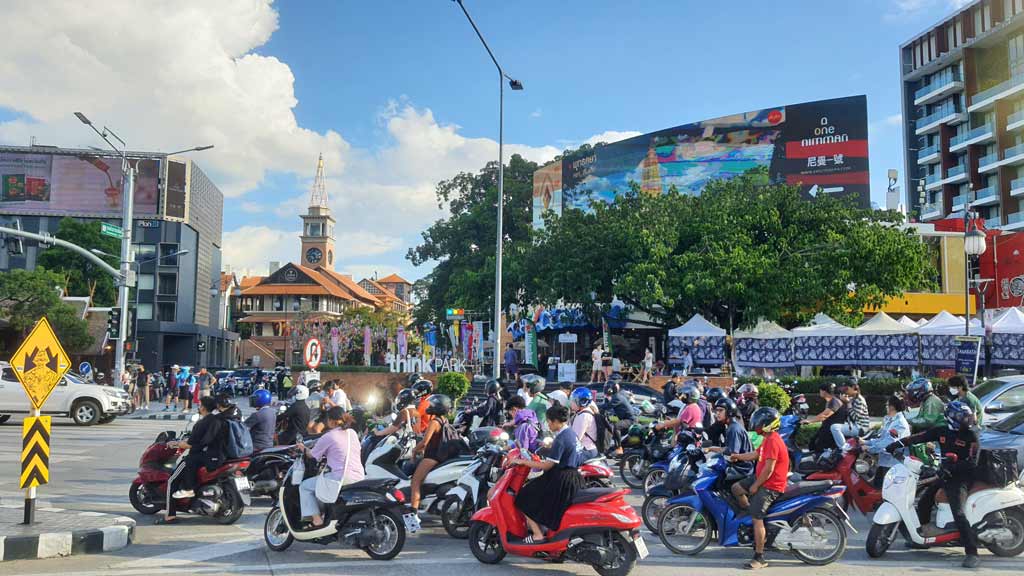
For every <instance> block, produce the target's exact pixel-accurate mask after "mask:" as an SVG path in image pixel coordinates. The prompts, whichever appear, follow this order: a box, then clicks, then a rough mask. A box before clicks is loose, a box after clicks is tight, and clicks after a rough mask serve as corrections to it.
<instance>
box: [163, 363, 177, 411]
mask: <svg viewBox="0 0 1024 576" xmlns="http://www.w3.org/2000/svg"><path fill="white" fill-rule="evenodd" d="M178 370H179V368H178V365H177V364H175V365H174V366H171V370H170V372H168V373H167V378H166V381H167V384H166V387H165V391H166V393H165V395H164V409H163V412H166V411H167V410H174V409H175V408H176V406H175V403H176V402H177V401H178Z"/></svg>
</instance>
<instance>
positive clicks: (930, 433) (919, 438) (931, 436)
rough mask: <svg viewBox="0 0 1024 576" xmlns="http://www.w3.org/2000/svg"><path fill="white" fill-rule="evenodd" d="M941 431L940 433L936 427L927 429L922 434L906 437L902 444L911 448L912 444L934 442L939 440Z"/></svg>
mask: <svg viewBox="0 0 1024 576" xmlns="http://www.w3.org/2000/svg"><path fill="white" fill-rule="evenodd" d="M941 431H942V429H941V428H938V427H935V428H929V429H927V430H925V431H924V432H918V433H917V434H914V435H913V436H908V437H907V438H906V439H905V440H904V441H903V444H904V445H905V446H912V445H914V444H920V443H922V442H934V441H935V440H937V439H938V438H939V433H940V432H941Z"/></svg>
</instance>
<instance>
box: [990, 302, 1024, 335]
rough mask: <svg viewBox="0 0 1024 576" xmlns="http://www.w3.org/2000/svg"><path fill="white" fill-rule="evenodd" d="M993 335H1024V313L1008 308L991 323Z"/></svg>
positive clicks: (1018, 309)
mask: <svg viewBox="0 0 1024 576" xmlns="http://www.w3.org/2000/svg"><path fill="white" fill-rule="evenodd" d="M992 333H993V334H1024V312H1021V311H1020V308H1009V309H1007V310H1006V312H1003V313H1002V314H1000V315H999V317H998V318H996V321H995V322H993V323H992Z"/></svg>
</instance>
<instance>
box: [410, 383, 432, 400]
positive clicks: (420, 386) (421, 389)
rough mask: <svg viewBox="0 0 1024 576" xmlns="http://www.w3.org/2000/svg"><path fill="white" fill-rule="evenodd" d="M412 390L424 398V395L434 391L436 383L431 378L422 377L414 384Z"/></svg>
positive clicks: (417, 395) (418, 396)
mask: <svg viewBox="0 0 1024 576" xmlns="http://www.w3.org/2000/svg"><path fill="white" fill-rule="evenodd" d="M412 391H413V393H415V394H416V397H417V398H423V397H424V396H429V395H430V393H431V392H433V391H434V384H433V383H432V382H431V381H430V380H424V379H422V378H420V379H419V380H417V381H416V383H415V384H413V385H412Z"/></svg>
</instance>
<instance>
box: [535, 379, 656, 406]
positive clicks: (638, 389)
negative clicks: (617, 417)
mask: <svg viewBox="0 0 1024 576" xmlns="http://www.w3.org/2000/svg"><path fill="white" fill-rule="evenodd" d="M587 387H588V388H590V391H591V392H592V393H593V394H594V397H595V398H596V399H597V401H598V402H603V401H604V383H603V382H600V383H594V384H587ZM619 387H620V388H622V390H623V391H625V392H628V393H630V394H632V396H633V402H634V403H636V404H641V403H643V401H644V400H650V401H651V402H652V403H653V404H655V405H658V404H661V392H659V391H657V390H655V389H654V388H648V387H647V386H644V385H643V384H633V383H627V382H619ZM548 388H549V389H550V386H548Z"/></svg>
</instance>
